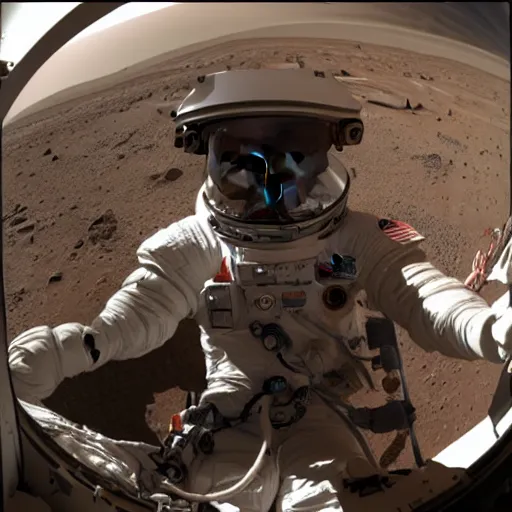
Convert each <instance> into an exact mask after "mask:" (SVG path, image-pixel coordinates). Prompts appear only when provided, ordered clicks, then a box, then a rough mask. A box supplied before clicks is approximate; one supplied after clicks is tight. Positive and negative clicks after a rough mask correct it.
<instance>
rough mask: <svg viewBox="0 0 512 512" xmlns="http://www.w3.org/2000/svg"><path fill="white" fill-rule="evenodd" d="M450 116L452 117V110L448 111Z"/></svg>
mask: <svg viewBox="0 0 512 512" xmlns="http://www.w3.org/2000/svg"><path fill="white" fill-rule="evenodd" d="M448 115H449V116H450V117H451V116H452V109H451V108H450V109H448Z"/></svg>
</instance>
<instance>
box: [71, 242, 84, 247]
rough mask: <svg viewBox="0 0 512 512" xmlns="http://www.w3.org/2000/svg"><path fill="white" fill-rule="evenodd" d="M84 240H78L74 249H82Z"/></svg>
mask: <svg viewBox="0 0 512 512" xmlns="http://www.w3.org/2000/svg"><path fill="white" fill-rule="evenodd" d="M83 245H84V241H83V240H78V242H77V243H76V244H75V245H74V246H73V249H80V247H83Z"/></svg>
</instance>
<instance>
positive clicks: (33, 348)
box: [8, 323, 94, 402]
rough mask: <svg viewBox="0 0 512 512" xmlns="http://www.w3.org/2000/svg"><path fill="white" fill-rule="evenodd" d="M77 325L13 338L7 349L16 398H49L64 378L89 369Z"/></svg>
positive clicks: (90, 360) (81, 331) (89, 361)
mask: <svg viewBox="0 0 512 512" xmlns="http://www.w3.org/2000/svg"><path fill="white" fill-rule="evenodd" d="M87 329H88V328H86V327H84V326H83V325H81V324H78V323H69V324H63V325H60V326H58V327H56V328H54V329H51V328H50V327H48V326H40V327H34V328H33V329H30V330H28V331H25V332H24V333H22V334H20V335H19V336H18V337H17V338H15V339H14V340H13V341H12V342H11V344H10V345H9V348H8V353H9V366H10V369H11V376H12V381H13V386H14V391H15V393H16V395H17V397H18V398H21V399H22V400H25V401H27V402H32V401H37V400H42V399H44V398H47V397H49V396H50V395H51V394H52V393H53V392H54V391H55V389H56V388H57V386H58V385H59V384H60V383H61V382H62V381H63V380H64V378H66V377H74V376H75V375H78V374H79V373H82V372H84V371H86V370H88V369H90V368H91V367H92V365H93V363H94V362H93V358H92V356H91V353H90V351H89V350H88V349H87V348H86V346H85V345H84V342H83V336H84V330H87Z"/></svg>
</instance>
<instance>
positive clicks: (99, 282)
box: [96, 276, 107, 285]
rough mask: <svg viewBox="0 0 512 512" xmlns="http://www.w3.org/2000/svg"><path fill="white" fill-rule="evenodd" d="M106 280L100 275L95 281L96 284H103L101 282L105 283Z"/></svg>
mask: <svg viewBox="0 0 512 512" xmlns="http://www.w3.org/2000/svg"><path fill="white" fill-rule="evenodd" d="M106 282H107V278H106V277H105V276H102V277H100V278H99V279H98V280H97V281H96V284H97V285H100V284H103V283H106Z"/></svg>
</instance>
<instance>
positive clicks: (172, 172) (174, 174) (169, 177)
mask: <svg viewBox="0 0 512 512" xmlns="http://www.w3.org/2000/svg"><path fill="white" fill-rule="evenodd" d="M181 176H183V171H182V170H180V169H178V168H177V167H173V168H172V169H169V170H168V171H167V172H166V173H165V174H164V180H166V181H176V180H177V179H178V178H180V177H181Z"/></svg>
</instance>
